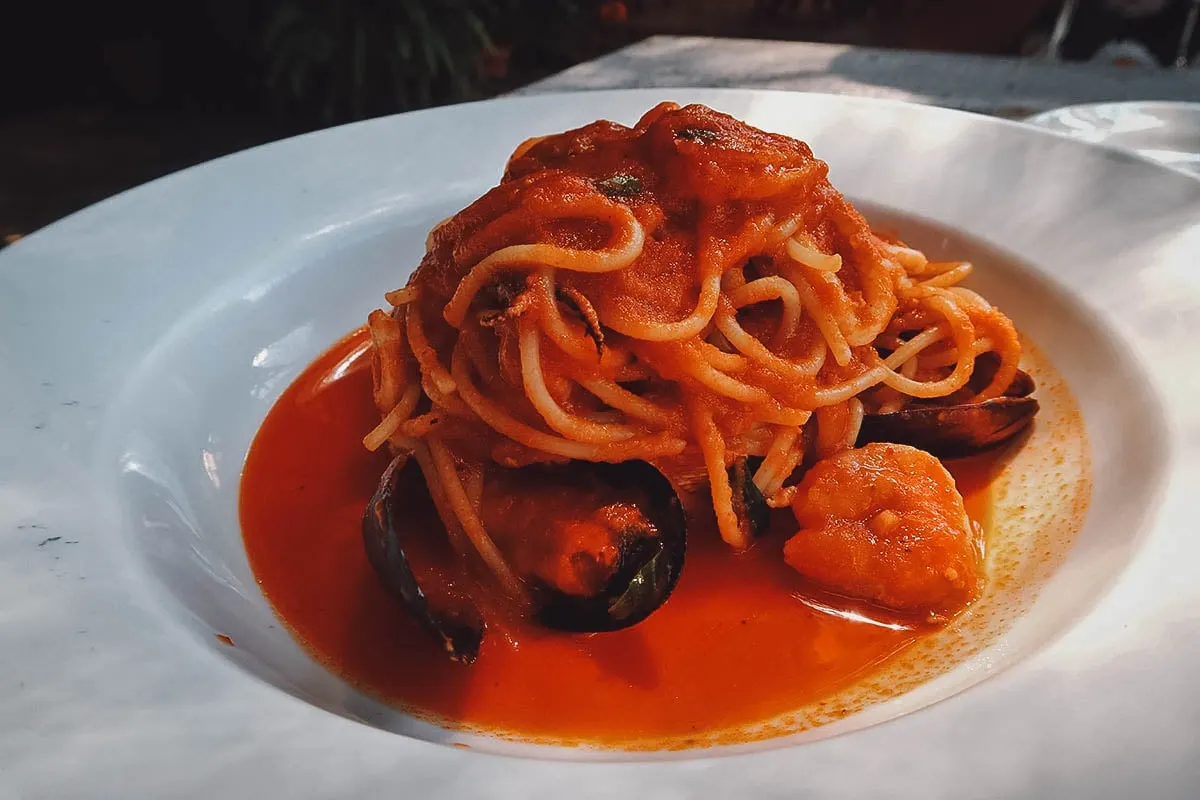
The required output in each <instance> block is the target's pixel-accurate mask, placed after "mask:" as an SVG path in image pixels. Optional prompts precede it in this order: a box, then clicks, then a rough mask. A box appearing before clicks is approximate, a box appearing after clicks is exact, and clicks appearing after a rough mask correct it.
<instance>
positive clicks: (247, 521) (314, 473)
mask: <svg viewBox="0 0 1200 800" xmlns="http://www.w3.org/2000/svg"><path fill="white" fill-rule="evenodd" d="M367 344H368V339H367V337H366V334H365V331H362V330H359V331H356V332H354V333H353V334H351V335H350V336H348V337H347V338H345V339H343V340H342V341H341V342H339V343H338V344H337V345H335V346H334V347H333V348H332V349H331V350H329V351H328V352H327V353H325V354H324V355H323V356H321V357H320V358H319V359H318V360H317V361H316V362H314V363H313V364H312V365H311V366H310V367H309V368H308V369H307V370H306V371H305V372H304V373H303V374H302V375H301V376H300V377H299V378H298V379H297V380H296V381H295V382H294V383H293V384H292V385H291V386H290V387H289V388H288V389H287V390H286V391H285V392H284V393H283V395H282V396H281V397H280V399H279V400H278V402H277V403H276V404H275V406H274V407H273V408H272V409H271V411H270V413H269V414H268V415H267V418H266V420H265V421H264V423H263V425H262V428H261V429H260V430H259V432H258V435H257V437H256V438H255V440H254V443H253V445H252V447H251V449H250V453H249V455H248V456H247V459H246V464H245V468H244V472H243V475H242V484H241V497H240V513H241V523H242V531H243V535H244V537H245V544H246V551H247V553H248V556H249V560H250V565H251V567H252V569H253V571H254V574H255V576H256V578H257V580H258V582H259V585H260V587H261V589H262V591H263V593H264V594H265V595H266V597H267V599H268V601H269V602H270V603H271V605H272V606H273V607H274V609H275V611H276V613H277V614H278V615H279V617H280V618H281V619H282V620H283V621H284V623H285V624H286V625H287V627H288V628H289V630H290V631H291V632H292V633H293V635H294V636H295V637H296V638H297V639H298V640H299V641H300V642H301V643H302V644H303V645H304V646H305V648H306V649H307V650H308V651H309V653H310V654H311V655H312V657H313V658H315V659H316V660H317V661H318V662H320V663H321V664H323V665H325V666H326V667H327V668H328V669H330V670H331V671H333V672H334V673H336V674H338V675H340V676H341V677H342V678H344V679H345V680H346V681H347V682H349V683H351V684H353V685H354V686H356V687H358V688H360V689H362V690H363V691H365V692H367V693H369V694H372V695H374V696H376V697H379V698H381V699H382V700H384V701H386V702H388V703H391V704H393V705H396V706H398V707H401V708H403V709H405V710H406V711H409V712H410V713H413V714H416V715H418V716H422V717H425V718H430V719H433V720H435V721H439V722H442V723H444V724H450V725H461V726H466V727H470V728H473V729H482V730H488V731H495V732H498V733H504V734H507V735H516V736H521V737H528V738H536V739H550V740H571V741H579V740H585V741H594V742H597V743H608V744H619V743H620V742H622V741H631V740H638V741H642V742H644V741H647V740H661V741H662V742H664V743H670V742H678V741H680V740H686V739H687V738H688V737H689V736H695V735H699V734H703V733H708V732H711V731H714V730H720V729H736V728H738V727H740V726H746V725H750V724H753V723H756V722H759V721H763V720H766V719H768V718H771V717H774V716H776V715H779V714H781V713H786V712H788V711H791V710H794V709H797V708H799V707H801V706H803V705H805V704H807V703H810V702H813V701H815V700H818V699H820V698H822V697H824V696H827V695H829V694H831V693H833V692H835V691H837V690H839V689H842V688H844V687H846V686H848V685H850V684H853V683H854V682H855V681H858V680H861V679H862V678H863V677H864V676H865V675H867V674H869V673H870V672H871V671H872V670H874V669H876V668H878V667H879V666H880V665H881V664H883V663H884V662H885V661H886V660H887V659H889V658H890V657H892V656H894V655H895V654H896V653H898V652H899V651H901V650H903V649H904V648H905V647H906V646H908V645H909V644H911V643H912V642H914V641H915V640H917V639H918V638H919V637H921V636H922V635H925V634H927V633H928V632H929V631H930V630H931V628H930V627H929V626H928V625H923V624H921V623H915V622H912V621H907V622H906V621H903V620H896V619H889V618H888V617H886V616H883V615H881V614H879V613H874V612H871V611H870V610H868V609H862V608H855V607H852V606H849V605H848V604H847V603H846V602H845V601H838V600H837V599H830V598H824V599H821V598H817V597H815V596H814V595H813V594H812V593H811V591H809V590H808V589H806V587H804V586H803V585H802V583H801V581H800V579H799V576H798V575H797V574H796V573H795V572H794V571H793V570H791V569H790V568H789V567H787V566H786V565H785V564H784V563H783V559H782V553H781V548H782V545H783V542H784V541H785V540H786V539H787V537H788V536H790V535H791V534H793V533H794V532H795V530H796V524H795V520H794V518H793V517H792V516H791V512H790V511H787V510H783V511H780V512H777V514H776V517H775V520H774V523H773V530H772V531H771V532H770V533H769V534H768V535H767V536H765V537H764V538H763V539H762V540H761V541H760V542H759V543H758V544H757V545H756V546H755V547H754V548H752V549H751V550H750V551H748V552H746V553H742V554H738V553H735V552H733V551H732V550H731V549H730V548H729V547H728V546H727V545H725V544H724V543H723V542H722V541H721V540H720V537H719V536H718V535H717V533H716V531H715V530H704V529H693V530H690V531H689V533H688V550H687V558H686V561H685V566H684V570H683V574H682V576H681V578H680V580H679V584H678V586H677V588H676V589H675V591H674V593H673V594H672V595H671V597H670V599H669V600H668V601H667V602H666V604H665V605H663V606H662V607H661V608H660V609H659V610H658V611H656V612H655V613H654V614H652V615H651V616H650V617H649V618H647V619H646V620H645V621H643V622H642V623H640V624H638V625H636V626H634V627H632V628H629V629H626V630H623V631H617V632H613V633H604V634H594V635H578V634H566V633H557V632H549V631H544V630H540V629H537V628H534V627H532V626H524V627H523V626H519V625H518V626H515V627H512V628H511V629H509V630H505V631H501V632H489V635H488V636H487V637H485V640H484V644H483V648H482V650H481V652H480V655H479V658H478V659H477V660H476V662H475V663H474V664H473V665H471V666H469V667H468V666H462V665H459V664H454V663H451V662H450V661H449V660H447V658H446V657H445V655H444V653H443V652H442V651H441V650H440V649H439V648H438V647H437V646H436V645H435V644H434V643H433V641H432V640H431V639H430V638H429V636H428V634H427V633H426V632H425V631H424V630H423V629H422V628H421V627H419V626H418V625H417V623H416V622H415V621H413V620H412V619H411V618H410V617H409V616H408V615H407V613H406V612H405V610H404V608H403V607H402V606H401V605H400V603H399V602H398V601H397V600H395V599H394V598H393V597H391V596H390V595H388V594H387V593H386V592H385V591H384V589H383V587H382V585H381V584H380V582H379V580H378V579H377V578H376V576H375V574H374V572H373V571H372V570H371V567H370V565H369V564H368V563H367V558H366V555H365V553H364V551H363V545H362V535H361V529H360V521H361V518H362V513H363V509H364V507H365V506H366V503H367V500H368V498H369V497H370V496H371V494H372V492H373V491H374V489H375V486H376V483H377V480H378V477H379V475H380V473H381V472H382V471H383V469H384V467H385V466H386V464H387V460H388V459H387V456H386V455H385V454H384V453H369V452H367V451H366V450H365V449H364V448H363V446H362V443H361V440H362V437H363V435H364V434H366V433H367V432H368V431H369V430H371V428H373V427H374V426H375V424H376V423H377V422H378V413H377V411H376V410H375V408H374V405H373V404H372V401H371V372H370V360H369V359H368V358H366V357H365V355H366V352H367V351H366V347H367ZM947 466H948V467H949V468H950V470H951V472H952V473H953V474H954V476H955V478H956V481H957V482H958V486H959V490H960V491H961V492H962V494H963V495H964V498H965V500H966V505H967V511H968V513H969V514H970V516H971V517H972V519H975V520H977V521H979V522H981V523H982V524H983V525H984V526H985V528H986V526H987V525H988V524H989V522H990V520H989V509H990V498H989V490H988V481H989V479H990V476H991V474H992V472H993V465H992V464H991V463H990V461H989V460H987V459H982V460H981V459H974V460H970V461H959V462H951V463H948V464H947ZM406 514H407V515H408V516H409V518H410V519H411V524H412V525H414V526H417V527H419V528H421V529H427V530H428V531H430V534H431V535H437V531H438V530H439V529H440V523H439V522H438V521H437V517H436V514H435V513H434V511H433V508H432V504H431V503H430V502H429V501H428V500H426V499H422V498H413V500H412V503H411V509H409V510H407V511H406ZM443 535H444V534H443Z"/></svg>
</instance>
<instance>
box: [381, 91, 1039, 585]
mask: <svg viewBox="0 0 1200 800" xmlns="http://www.w3.org/2000/svg"><path fill="white" fill-rule="evenodd" d="M826 175H827V167H826V165H825V163H824V162H822V161H819V160H817V159H816V158H814V157H813V154H812V151H811V150H810V149H809V147H808V146H807V145H806V144H804V143H803V142H800V141H797V140H795V139H791V138H788V137H786V136H781V135H775V134H770V133H765V132H763V131H760V130H757V129H755V128H752V127H750V126H748V125H746V124H744V123H742V122H739V121H738V120H735V119H733V118H732V117H729V116H726V115H724V114H720V113H717V112H715V111H713V110H711V109H709V108H706V107H704V106H687V107H684V108H679V107H677V106H675V105H673V104H663V105H660V106H658V107H656V108H654V109H653V110H651V111H650V112H649V113H647V114H646V115H645V117H643V118H642V119H641V120H640V121H639V122H638V123H637V125H636V126H634V127H632V128H629V127H625V126H623V125H618V124H615V123H611V122H596V123H593V124H591V125H588V126H586V127H583V128H580V129H578V130H574V131H569V132H566V133H562V134H558V135H554V136H549V137H545V138H541V139H535V140H531V141H528V142H525V143H524V144H523V145H521V146H520V147H519V148H518V149H517V151H516V152H515V153H514V154H513V156H512V158H511V159H510V160H509V163H508V165H507V168H506V170H505V174H504V177H503V179H502V181H501V183H500V185H498V186H497V187H495V188H494V189H492V190H491V191H489V192H488V193H487V194H485V195H484V196H483V197H481V198H480V199H479V200H477V201H476V202H474V203H472V204H471V205H470V206H469V207H467V208H466V209H464V210H463V211H462V212H460V213H459V214H457V215H455V216H454V217H452V218H451V219H449V220H446V221H444V222H442V223H441V224H439V225H438V226H437V227H436V228H434V230H433V231H432V232H431V233H430V235H429V239H428V242H427V252H426V254H425V257H424V259H423V260H422V262H421V264H420V267H419V269H417V271H416V272H415V273H414V275H413V276H412V278H411V280H410V281H409V283H408V285H407V286H405V287H404V288H402V289H398V290H396V291H394V292H390V293H389V294H388V295H387V299H388V301H389V302H390V303H391V304H392V305H393V308H392V310H391V312H390V313H387V312H383V311H377V312H375V313H374V314H372V316H371V318H370V320H369V327H370V330H371V334H372V338H373V344H374V375H375V402H376V404H377V406H378V408H379V410H380V413H381V414H382V415H383V420H382V422H381V423H380V424H379V426H378V427H377V428H376V429H375V430H374V431H372V432H371V433H370V434H369V435H368V436H367V437H366V440H365V443H366V445H367V446H368V447H369V448H371V449H376V448H379V447H381V446H383V445H385V444H390V445H391V446H392V448H393V449H395V450H400V451H404V452H407V453H411V454H413V455H414V456H415V457H416V459H417V460H418V461H419V462H420V466H421V467H422V471H423V472H424V474H425V476H426V482H427V484H428V485H429V488H430V491H431V493H432V494H433V496H434V499H435V500H436V501H438V502H437V505H438V507H439V509H451V510H452V514H453V517H454V519H453V520H452V521H453V523H454V525H453V526H450V525H449V523H448V527H453V528H458V529H459V530H460V531H461V532H463V533H466V534H467V536H468V538H469V539H470V540H471V542H472V543H473V544H474V545H475V547H476V549H478V550H479V551H480V554H481V555H482V556H483V558H484V560H485V561H487V562H489V564H492V565H493V566H496V567H502V561H503V560H502V559H499V557H498V555H496V554H495V553H492V554H491V555H492V556H494V557H489V553H488V552H487V551H488V550H489V549H490V543H489V541H488V537H487V534H486V531H485V530H484V529H483V525H482V523H481V521H480V520H481V516H482V515H481V513H480V509H479V501H480V496H481V492H482V485H483V480H484V478H483V473H484V471H485V468H486V467H488V466H489V465H501V466H520V465H524V464H529V463H534V462H547V461H566V460H585V461H609V462H620V461H627V460H631V459H644V460H647V461H650V462H651V463H653V464H655V465H656V466H658V467H659V468H660V469H661V470H662V471H663V472H664V474H666V475H668V477H676V478H679V479H680V480H682V479H683V476H686V475H689V474H696V475H700V476H702V478H703V479H704V483H705V484H706V485H707V487H708V491H709V492H710V493H711V499H712V508H713V509H714V510H715V512H716V519H717V523H718V527H719V530H720V532H721V536H722V537H723V538H724V539H725V540H726V541H727V542H728V543H729V544H730V545H732V546H733V547H736V548H744V547H747V546H748V545H749V544H750V542H749V541H748V536H747V533H746V531H745V528H744V526H740V525H739V522H738V518H737V514H736V513H735V503H736V502H737V499H736V498H735V497H734V494H735V492H734V490H733V488H731V482H730V476H729V470H730V467H731V465H734V464H735V463H747V461H746V459H750V461H749V463H752V464H755V465H756V466H755V467H754V468H753V472H752V477H753V482H754V484H755V485H756V486H757V488H758V489H759V490H760V491H761V492H762V494H763V495H764V496H765V497H766V498H767V500H768V503H769V504H770V505H772V506H776V507H778V506H783V505H787V504H788V503H789V502H790V501H791V499H792V497H793V493H794V488H795V487H794V486H793V485H791V484H792V481H791V480H790V476H792V475H793V472H794V471H795V470H796V469H797V467H798V466H799V465H800V464H801V462H802V461H803V460H804V459H805V458H806V454H807V455H810V456H811V455H812V454H813V453H815V454H816V455H817V456H827V455H831V454H834V453H836V452H839V451H840V450H843V449H845V448H850V447H853V446H854V445H855V442H856V440H857V439H858V435H859V426H860V424H861V422H862V419H863V415H864V413H879V412H887V411H896V410H899V409H902V408H905V407H906V406H908V405H910V404H913V403H922V402H926V401H930V400H932V399H936V398H949V397H951V396H955V397H956V398H961V399H962V401H963V402H974V401H981V400H986V399H989V398H992V397H997V396H1000V395H1001V394H1002V393H1003V392H1004V390H1005V388H1006V387H1007V386H1008V385H1009V383H1010V382H1011V381H1012V379H1013V377H1014V375H1015V374H1016V370H1017V362H1018V360H1019V357H1020V345H1019V343H1018V340H1017V336H1016V333H1015V331H1014V329H1013V326H1012V324H1011V322H1010V321H1009V320H1008V319H1007V318H1006V317H1005V316H1004V315H1003V314H1001V313H1000V312H998V311H997V310H995V309H994V308H993V307H992V306H990V305H989V304H988V302H987V301H986V300H984V299H983V298H982V297H980V296H979V295H978V294H976V293H974V292H972V291H970V290H967V289H965V288H962V287H960V286H958V285H957V284H958V283H959V282H960V281H961V280H962V279H963V278H964V277H966V276H967V275H968V274H969V273H970V271H971V265H970V264H968V263H963V262H931V261H929V260H927V259H926V258H925V257H924V256H923V255H922V254H921V253H920V252H918V251H916V250H914V249H911V248H909V247H906V246H905V245H903V244H902V243H901V242H898V241H894V240H888V239H886V238H884V237H881V236H878V235H876V234H874V233H873V232H872V231H871V229H870V228H869V227H868V225H867V223H866V221H865V220H864V219H863V218H862V216H860V215H859V213H858V212H857V211H855V209H854V208H853V207H852V206H851V205H850V204H849V203H848V202H847V201H846V199H845V198H843V197H842V196H841V195H840V194H839V193H838V192H837V191H835V190H834V189H833V187H832V186H830V184H829V182H828V180H827V177H826ZM988 352H991V353H994V354H995V355H994V356H992V357H991V358H992V359H993V360H994V361H997V362H998V367H997V368H996V369H995V372H994V374H993V375H992V376H991V379H990V380H989V381H987V383H986V385H983V386H978V381H976V382H974V385H973V386H968V379H970V378H971V375H972V372H973V370H974V367H975V361H976V358H977V357H978V356H980V355H981V354H984V353H988ZM760 459H761V460H760Z"/></svg>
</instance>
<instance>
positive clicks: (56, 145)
mask: <svg viewBox="0 0 1200 800" xmlns="http://www.w3.org/2000/svg"><path fill="white" fill-rule="evenodd" d="M1129 3H1132V5H1133V6H1134V7H1136V6H1139V5H1142V6H1146V7H1150V8H1153V7H1155V6H1162V8H1160V9H1158V10H1155V11H1151V12H1150V13H1146V12H1145V11H1144V9H1143V10H1142V11H1139V12H1135V13H1131V12H1130V11H1129V10H1128V9H1126V10H1122V9H1121V8H1120V6H1122V5H1123V4H1124V5H1128V4H1129ZM16 5H17V7H16V8H13V9H9V10H8V11H6V12H5V14H4V15H3V16H2V17H0V26H2V27H0V33H2V34H3V39H2V43H0V82H2V83H0V88H3V90H4V93H3V95H2V96H0V101H2V105H0V108H2V110H0V236H2V237H4V241H13V240H15V239H16V238H17V237H19V236H20V235H22V234H27V233H29V232H31V231H33V230H35V229H37V228H38V227H41V226H42V225H45V224H47V223H49V222H51V221H53V220H54V219H57V218H58V217H61V216H63V215H65V214H68V213H70V212H72V211H74V210H77V209H79V208H82V207H83V206H85V205H88V204H90V203H92V202H95V201H97V200H100V199H102V198H104V197H106V196H108V195H110V194H113V193H115V192H118V191H121V190H123V189H125V188H128V187H130V186H134V185H136V184H138V183H142V182H144V181H146V180H150V179H152V178H154V177H158V176H160V175H163V174H166V173H168V172H171V171H174V170H176V169H180V168H182V167H185V166H188V165H190V164H193V163H197V162H200V161H204V160H207V159H210V158H214V157H216V156H219V155H222V154H225V153H228V152H232V151H234V150H238V149H242V148H245V147H249V146H252V145H255V144H261V143H263V142H266V141H270V140H273V139H276V138H280V137H284V136H289V135H293V134H296V133H301V132H304V131H308V130H313V129H315V128H319V127H324V126H327V125H334V124H340V123H343V122H348V121H351V120H354V119H359V118H364V117H370V116H376V115H379V114H388V113H395V112H397V111H403V110H408V109H411V108H419V107H424V106H429V105H437V104H442V103H448V102H458V101H462V100H469V99H476V98H480V97H486V96H491V95H494V94H497V93H501V92H504V91H508V90H511V89H513V88H516V87H518V86H520V85H523V84H525V83H528V82H531V81H533V80H537V79H539V78H542V77H545V76H547V75H550V74H553V73H554V72H558V71H560V70H562V69H565V68H567V67H569V66H571V65H572V64H575V63H578V62H580V61H585V60H587V59H590V58H594V57H596V56H598V55H601V54H603V53H605V52H608V51H611V50H614V49H617V48H619V47H622V46H624V45H626V44H630V43H632V42H635V41H637V40H639V39H642V38H644V37H646V36H649V35H654V34H658V33H672V34H707V35H724V36H748V37H760V38H773V39H804V40H810V41H828V42H845V43H852V44H861V45H870V46H880V47H899V48H916V49H929V50H951V51H960V52H974V53H989V54H998V55H1020V54H1028V53H1031V52H1034V51H1036V49H1037V46H1038V44H1039V43H1041V42H1044V41H1045V39H1046V37H1047V35H1048V33H1049V31H1050V29H1051V28H1052V27H1053V24H1054V20H1055V18H1056V16H1057V14H1058V12H1059V8H1060V6H1061V0H627V2H617V1H615V0H527V1H524V2H523V1H522V0H199V2H191V3H183V2H178V3H177V2H171V0H158V2H153V1H152V0H112V2H107V3H105V2H89V3H83V2H53V1H49V2H40V3H18V4H16ZM1187 6H1188V0H1148V1H1147V0H1142V2H1141V3H1140V4H1139V3H1138V2H1137V0H1124V3H1123V2H1122V0H1090V1H1089V0H1084V2H1083V3H1082V10H1081V12H1080V14H1079V15H1078V16H1077V18H1076V20H1075V23H1074V25H1073V27H1072V29H1071V32H1070V36H1069V37H1068V39H1067V41H1066V43H1065V45H1064V47H1063V51H1062V55H1063V57H1064V58H1067V59H1086V58H1089V57H1091V56H1092V54H1093V53H1095V51H1096V50H1097V49H1098V48H1099V47H1100V46H1101V45H1103V44H1104V43H1105V42H1108V41H1111V40H1113V39H1118V38H1123V39H1129V38H1132V39H1137V40H1139V41H1141V42H1142V43H1143V44H1144V45H1145V46H1146V47H1147V48H1148V49H1149V50H1150V51H1151V52H1152V53H1153V54H1154V56H1155V57H1156V58H1157V60H1158V61H1159V62H1160V63H1162V64H1170V63H1171V61H1172V60H1173V59H1174V57H1175V49H1176V47H1177V45H1178V42H1179V36H1180V31H1181V29H1182V27H1183V19H1184V16H1185V14H1186V12H1187ZM1138 14H1140V16H1139V15H1138ZM1195 46H1196V45H1193V48H1195ZM0 246H2V245H0Z"/></svg>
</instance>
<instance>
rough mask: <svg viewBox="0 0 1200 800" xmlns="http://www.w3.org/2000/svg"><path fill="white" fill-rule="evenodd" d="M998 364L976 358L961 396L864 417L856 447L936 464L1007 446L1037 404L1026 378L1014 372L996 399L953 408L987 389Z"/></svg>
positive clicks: (987, 357)
mask: <svg viewBox="0 0 1200 800" xmlns="http://www.w3.org/2000/svg"><path fill="white" fill-rule="evenodd" d="M998 364H999V362H998V359H996V358H995V356H994V355H993V354H990V353H987V354H984V355H983V356H980V357H979V358H978V359H976V363H975V371H974V373H973V374H972V376H971V381H970V382H969V383H968V385H967V386H966V387H965V388H964V389H963V390H962V392H961V393H956V395H952V396H951V397H949V398H944V399H942V400H941V401H940V402H938V403H915V404H913V405H911V406H909V407H907V408H904V409H902V410H900V411H895V412H891V413H885V414H867V415H865V416H864V417H863V421H862V427H861V429H860V430H859V434H858V442H857V445H858V446H860V447H861V446H862V445H865V444H869V443H871V442H891V443H893V444H907V445H911V446H913V447H916V448H918V449H921V450H924V451H926V452H928V453H930V454H932V455H935V456H937V457H939V458H956V457H959V456H967V455H971V454H973V453H978V452H980V451H983V450H986V449H988V448H991V447H995V446H997V445H999V444H1002V443H1003V442H1006V441H1008V440H1009V439H1011V438H1013V437H1014V436H1016V435H1017V434H1019V433H1020V432H1021V431H1023V430H1025V429H1026V428H1028V427H1029V425H1030V424H1031V423H1032V422H1033V418H1034V416H1035V415H1036V414H1037V412H1038V408H1039V406H1038V401H1037V400H1036V399H1035V398H1033V397H1030V396H1029V395H1031V394H1033V391H1034V388H1035V386H1034V381H1033V378H1032V377H1030V376H1029V374H1028V373H1026V372H1024V371H1021V370H1017V373H1016V375H1015V376H1014V377H1013V379H1012V381H1011V382H1010V383H1009V385H1008V388H1007V389H1005V391H1004V394H1003V396H1001V397H996V398H993V399H991V400H985V401H983V402H979V403H967V402H956V401H958V400H959V399H960V398H963V397H964V395H965V396H970V395H973V394H975V393H976V392H978V391H979V390H980V389H982V388H983V387H985V386H987V384H988V383H989V382H990V381H991V378H992V376H993V375H995V373H996V369H997V367H998Z"/></svg>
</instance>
